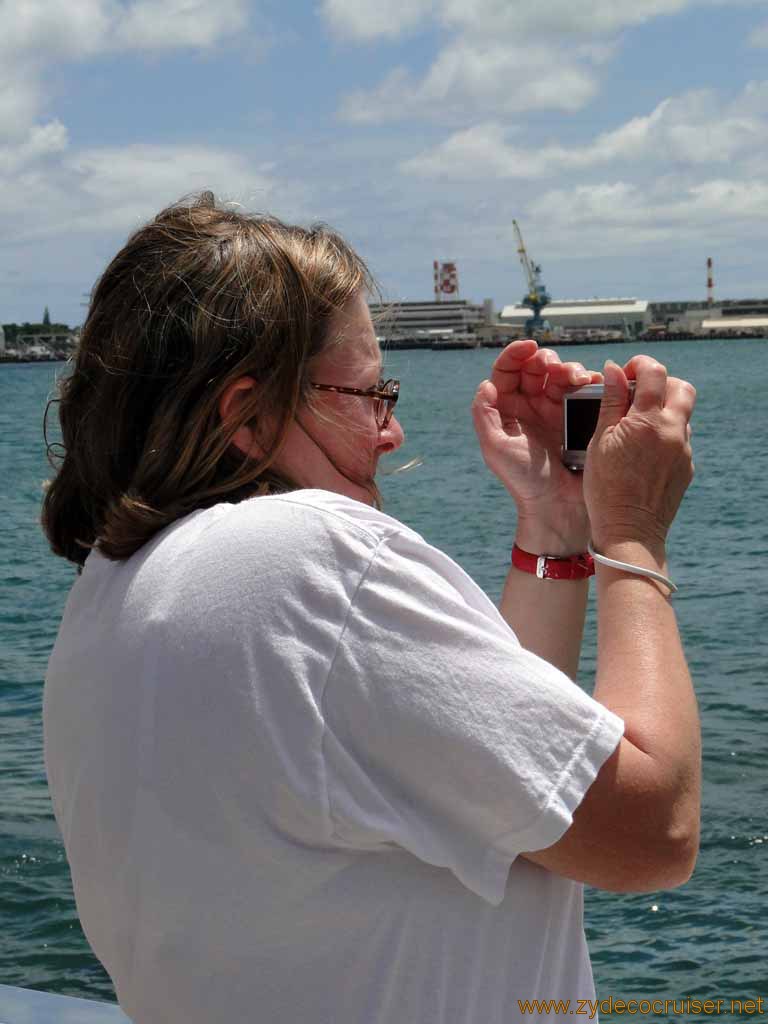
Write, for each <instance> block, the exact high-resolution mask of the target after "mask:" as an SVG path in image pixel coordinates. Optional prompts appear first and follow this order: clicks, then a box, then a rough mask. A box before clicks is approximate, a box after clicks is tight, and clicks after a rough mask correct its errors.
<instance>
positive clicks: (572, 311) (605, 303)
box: [501, 299, 648, 320]
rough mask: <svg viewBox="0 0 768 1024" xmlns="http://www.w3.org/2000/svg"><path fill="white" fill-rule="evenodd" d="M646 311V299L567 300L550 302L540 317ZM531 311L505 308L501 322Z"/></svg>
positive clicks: (514, 307)
mask: <svg viewBox="0 0 768 1024" xmlns="http://www.w3.org/2000/svg"><path fill="white" fill-rule="evenodd" d="M647 310H648V301H647V300H646V299H569V300H566V301H562V302H550V304H549V305H548V306H545V307H544V308H543V309H542V311H541V315H542V316H543V317H548V316H585V317H586V316H609V315H624V316H635V315H636V316H642V315H643V314H644V313H646V312H647ZM531 315H532V314H531V310H530V309H529V308H528V307H527V306H505V307H504V308H503V309H502V311H501V318H502V320H507V319H512V318H515V319H516V318H517V317H526V318H527V317H529V316H531Z"/></svg>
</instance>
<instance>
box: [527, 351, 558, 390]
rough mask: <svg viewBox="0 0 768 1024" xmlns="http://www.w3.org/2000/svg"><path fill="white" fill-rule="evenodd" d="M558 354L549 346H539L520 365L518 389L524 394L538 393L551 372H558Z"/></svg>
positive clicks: (542, 388)
mask: <svg viewBox="0 0 768 1024" xmlns="http://www.w3.org/2000/svg"><path fill="white" fill-rule="evenodd" d="M561 365H562V363H561V362H560V356H559V355H558V354H557V352H554V351H553V350H552V349H551V348H540V349H539V350H538V352H536V353H534V355H532V356H531V358H530V359H526V361H525V362H524V363H523V366H522V375H521V378H520V390H521V391H522V393H523V394H524V395H528V396H533V395H540V394H541V393H542V391H543V390H544V387H545V385H546V383H547V379H548V376H549V374H550V373H551V372H559V371H558V370H557V369H556V367H559V366H561Z"/></svg>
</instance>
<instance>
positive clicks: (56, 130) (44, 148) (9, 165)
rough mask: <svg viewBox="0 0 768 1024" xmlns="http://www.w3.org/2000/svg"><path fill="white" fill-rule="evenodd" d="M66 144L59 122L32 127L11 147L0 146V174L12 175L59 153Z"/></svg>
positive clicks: (62, 127) (65, 130)
mask: <svg viewBox="0 0 768 1024" xmlns="http://www.w3.org/2000/svg"><path fill="white" fill-rule="evenodd" d="M68 144H69V140H68V138H67V129H66V128H65V127H64V125H63V124H62V123H61V121H49V122H48V123H47V124H41V125H33V127H32V128H31V129H29V131H28V133H27V135H26V137H25V138H23V139H21V140H18V141H15V142H14V144H13V145H12V146H0V174H12V173H14V172H16V171H18V170H20V169H21V168H22V167H25V166H26V165H28V164H30V163H33V162H35V161H38V160H40V159H42V158H44V157H48V156H51V155H52V154H54V153H61V152H63V151H64V150H65V149H66V148H67V146H68Z"/></svg>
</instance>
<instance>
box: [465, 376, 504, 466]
mask: <svg viewBox="0 0 768 1024" xmlns="http://www.w3.org/2000/svg"><path fill="white" fill-rule="evenodd" d="M497 401H498V392H497V391H496V388H495V387H494V385H493V383H492V381H490V380H484V381H483V382H482V383H481V384H480V386H479V387H478V389H477V391H476V392H475V397H474V400H473V402H472V421H473V423H474V425H475V431H476V433H477V436H478V440H479V441H480V446H481V448H482V449H483V450H485V448H486V445H487V446H489V447H490V446H491V445H493V443H494V440H496V439H497V438H499V437H500V436H501V435H503V434H504V428H503V426H502V422H501V415H500V414H499V410H498V407H497V404H496V403H497Z"/></svg>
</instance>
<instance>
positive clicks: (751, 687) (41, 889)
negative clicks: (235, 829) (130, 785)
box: [0, 341, 768, 1021]
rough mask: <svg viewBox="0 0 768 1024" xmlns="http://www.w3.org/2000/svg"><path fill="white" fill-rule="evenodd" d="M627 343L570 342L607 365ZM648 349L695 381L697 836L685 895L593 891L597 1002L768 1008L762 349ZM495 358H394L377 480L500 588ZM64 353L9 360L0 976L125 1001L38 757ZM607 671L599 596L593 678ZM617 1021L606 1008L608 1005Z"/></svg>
mask: <svg viewBox="0 0 768 1024" xmlns="http://www.w3.org/2000/svg"><path fill="white" fill-rule="evenodd" d="M633 350H634V347H632V346H628V345H611V346H599V347H592V346H589V347H587V346H579V347H577V348H567V347H561V348H559V349H558V351H559V352H560V355H561V358H563V359H578V360H580V361H582V362H584V363H585V364H586V365H588V366H591V367H598V368H599V367H601V366H602V364H603V361H604V360H605V358H606V357H608V356H610V357H611V358H613V359H615V360H616V361H618V362H623V361H625V360H626V359H627V358H628V357H629V355H630V354H632V352H633ZM652 352H653V354H654V356H655V357H656V358H658V359H660V360H661V361H663V362H665V363H666V365H667V366H668V368H669V370H670V372H671V373H674V374H676V375H677V376H684V377H687V378H688V379H689V380H691V381H692V382H693V383H694V384H695V385H696V387H697V389H698V402H697V408H696V412H695V414H694V419H693V427H694V448H695V453H696V479H695V480H694V482H693V484H692V486H691V488H690V490H689V492H688V494H687V495H686V498H685V500H684V502H683V505H682V507H681V510H680V513H679V515H678V518H677V521H676V523H675V526H674V527H673V531H672V535H671V540H670V568H671V573H672V576H673V578H674V579H675V581H676V582H677V583H678V585H679V587H680V590H679V593H678V594H677V595H676V598H675V606H676V609H677V613H678V618H679V621H680V626H681V630H682V633H683V637H684V642H685V647H686V651H687V654H688V658H689V662H690V665H691V669H692V673H693V676H694V680H695V683H696V689H697V693H698V696H699V702H700V708H701V715H702V723H703V734H704V799H703V828H702V844H701V853H700V857H699V862H698V866H697V868H696V872H695V874H694V876H693V878H692V879H691V881H690V882H689V883H688V884H687V885H685V886H683V887H681V888H680V889H677V890H674V891H672V892H659V893H651V894H644V895H616V894H611V893H603V892H598V891H595V890H591V889H588V890H587V893H586V910H585V923H586V929H587V935H588V938H589V942H590V948H591V951H592V960H593V965H594V971H595V980H596V983H597V987H598V994H599V996H600V998H602V999H607V998H608V997H609V996H612V997H613V998H614V1000H615V999H625V1000H628V999H633V998H634V999H662V1000H663V999H667V1000H677V1004H676V1008H677V1012H675V1010H674V1009H673V1008H670V1012H669V1013H668V1014H665V1015H663V1019H670V1020H672V1019H674V1020H679V1021H693V1020H698V1019H700V1014H697V1013H695V1012H691V1011H690V1004H688V1005H689V1009H688V1010H686V1007H685V1005H684V1003H683V1002H681V1001H684V1000H686V999H699V1000H704V999H722V1000H725V1001H726V1003H725V1004H724V1010H723V1012H722V1016H725V1017H729V1019H738V1018H739V1016H740V1014H738V1013H735V1014H732V1015H731V1014H728V1013H727V1012H726V1010H728V1008H729V1007H730V1000H732V999H736V1000H739V999H740V1000H746V999H757V998H758V997H762V998H763V999H765V1000H766V1003H764V1004H763V1006H764V1012H765V1013H768V966H767V956H766V954H768V923H767V921H766V917H767V915H768V809H767V807H768V800H767V799H766V795H767V794H768V767H767V765H768V671H767V668H768V642H767V641H766V632H767V629H768V600H767V598H766V595H767V594H768V586H767V585H766V577H765V572H766V567H767V566H768V562H767V561H766V555H767V554H768V540H766V528H765V522H766V510H767V509H768V455H766V443H765V433H766V424H767V423H768V417H767V416H766V405H768V397H767V395H768V392H767V389H766V381H768V343H767V342H764V341H710V342H699V343H695V342H678V343H662V344H656V345H654V346H653V347H652ZM496 354H497V353H496V352H494V351H488V350H471V351H458V352H438V353H433V352H424V351H416V352H395V353H390V354H389V355H388V356H387V360H386V371H387V375H389V376H399V377H400V378H401V380H402V392H401V399H400V404H399V408H398V414H399V416H400V419H401V422H402V423H403V425H404V427H405V430H406V435H407V436H406V443H405V446H404V447H403V449H401V451H400V452H399V453H398V455H397V456H395V457H393V458H392V459H391V460H390V462H391V463H392V466H391V468H394V467H395V466H397V465H399V464H402V463H403V462H405V461H406V460H407V459H410V458H415V457H420V458H421V459H423V465H421V466H420V467H418V468H417V469H414V470H412V471H410V472H404V473H397V474H393V475H384V476H383V477H382V480H381V486H382V491H383V493H384V497H385V503H386V505H385V507H386V510H387V511H388V512H390V513H391V514H393V515H395V516H397V517H398V518H400V519H402V520H403V521H405V522H407V523H408V524H409V525H411V526H413V527H414V528H415V529H417V530H419V531H420V532H421V533H422V534H423V535H424V537H425V538H426V539H427V540H428V541H429V542H430V543H432V544H435V545H437V546H438V547H441V548H442V549H443V550H445V551H447V552H448V553H449V554H450V555H451V556H452V557H453V558H455V559H456V560H457V561H458V562H459V563H460V564H461V565H462V566H463V567H464V568H465V569H466V570H467V571H468V572H469V573H470V574H471V575H472V576H474V578H475V579H476V580H477V581H478V582H479V583H480V585H481V586H483V587H484V588H485V590H486V591H487V592H488V593H489V594H490V595H491V597H492V598H494V599H497V598H498V596H499V594H500V591H501V586H502V583H503V580H504V578H505V575H506V571H507V566H508V562H509V550H510V547H511V542H512V537H513V534H514V523H515V515H514V509H513V507H512V505H511V501H510V499H509V498H508V497H507V495H506V492H505V491H504V490H503V488H502V487H501V486H500V485H499V484H498V483H497V482H496V481H495V480H494V479H493V478H492V477H491V476H490V475H489V474H488V472H487V471H486V469H485V467H484V465H483V463H482V460H481V458H480V455H479V450H478V447H477V444H476V441H475V439H474V434H473V431H472V425H471V418H470V415H469V404H470V401H471V399H472V395H473V393H474V390H475V388H476V386H477V384H478V383H479V382H480V380H482V379H483V378H484V377H485V376H488V374H489V370H490V365H491V363H492V361H493V359H494V358H495V356H496ZM60 372H62V367H61V366H60V365H56V364H31V365H2V366H0V491H1V494H2V511H3V521H2V525H3V529H2V532H1V533H0V577H1V579H2V583H1V585H0V792H1V793H2V802H0V983H2V984H6V985H18V986H24V987H28V988H38V989H44V990H47V991H50V992H58V993H61V994H66V995H76V996H81V997H85V998H93V999H104V1000H112V999H114V993H113V990H112V986H111V984H110V981H109V978H108V976H107V975H106V974H105V972H104V970H103V969H102V967H101V966H100V964H99V963H98V961H97V960H96V959H95V957H94V956H93V954H92V953H91V951H90V949H89V947H88V944H87V942H86V940H85V938H84V936H83V934H82V931H81V928H80V925H79V922H78V919H77V914H76V910H75V905H74V900H73V896H72V889H71V883H70V878H69V872H68V869H67V864H66V860H65V858H64V853H63V849H62V846H61V842H60V839H59V836H58V832H57V829H56V824H55V822H54V819H53V814H52V810H51V805H50V801H49V798H48V794H47V788H46V782H45V773H44V768H43V760H42V733H41V699H42V680H43V676H44V672H45V666H46V661H47V657H48V653H49V651H50V648H51V646H52V644H53V641H54V638H55V635H56V630H57V627H58V621H59V617H60V614H61V610H62V607H63V604H64V601H65V598H66V594H67V591H68V588H69V586H70V585H71V583H72V581H73V578H74V576H73V569H72V568H70V567H69V566H68V565H67V564H65V563H64V562H63V561H62V560H61V559H57V558H54V557H53V556H51V555H50V554H49V553H48V550H47V547H46V544H45V542H44V540H43V538H42V535H41V533H40V530H39V527H38V515H39V504H40V497H41V487H42V482H43V480H44V479H45V478H46V476H47V475H48V472H49V470H48V468H47V465H46V461H45V455H44V449H43V445H42V440H41V419H42V411H43V408H44V404H45V400H46V397H47V395H48V394H49V393H50V392H51V391H52V389H53V383H54V377H55V374H56V373H60ZM594 669H595V615H594V606H592V607H591V609H590V614H589V618H588V622H587V630H586V638H585V648H584V654H583V657H582V665H581V678H580V681H581V683H582V685H584V686H585V687H586V688H587V689H589V688H590V686H591V680H592V678H593V675H594ZM601 1016H602V1017H603V1018H607V1017H608V1016H610V1014H609V1013H605V1012H602V1013H601Z"/></svg>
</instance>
